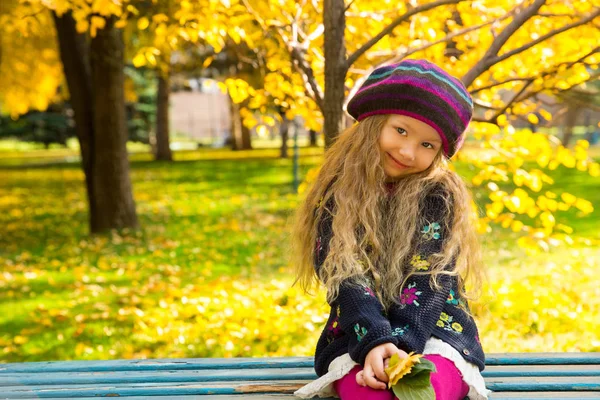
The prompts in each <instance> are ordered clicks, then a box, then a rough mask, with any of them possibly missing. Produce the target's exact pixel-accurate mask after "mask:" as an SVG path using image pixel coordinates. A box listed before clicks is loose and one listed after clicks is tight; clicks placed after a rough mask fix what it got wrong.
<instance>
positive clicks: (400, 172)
mask: <svg viewBox="0 0 600 400" xmlns="http://www.w3.org/2000/svg"><path fill="white" fill-rule="evenodd" d="M379 150H380V151H381V157H382V159H383V169H384V171H385V175H386V177H387V178H388V180H397V179H399V178H401V177H403V176H407V175H410V174H416V173H419V172H422V171H425V170H426V169H427V168H429V166H430V165H431V164H432V163H433V160H434V159H435V156H436V155H437V154H438V153H439V152H440V151H442V140H441V139H440V136H439V135H438V133H437V132H436V131H435V129H433V128H432V127H431V126H429V125H427V124H426V123H424V122H421V121H419V120H418V119H415V118H412V117H407V116H405V115H396V114H392V115H390V116H389V118H388V119H387V121H386V122H385V124H384V126H383V129H382V130H381V134H380V135H379Z"/></svg>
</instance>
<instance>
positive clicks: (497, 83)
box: [469, 77, 532, 95]
mask: <svg viewBox="0 0 600 400" xmlns="http://www.w3.org/2000/svg"><path fill="white" fill-rule="evenodd" d="M530 79H532V78H531V77H529V78H511V79H506V80H504V81H502V82H496V83H492V84H490V85H486V86H482V87H478V88H477V89H471V90H470V91H469V92H470V93H471V94H472V95H473V94H475V93H478V92H481V91H482V90H487V89H491V88H493V87H496V86H501V85H504V84H505V83H509V82H516V81H528V80H530Z"/></svg>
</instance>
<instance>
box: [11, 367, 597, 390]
mask: <svg viewBox="0 0 600 400" xmlns="http://www.w3.org/2000/svg"><path fill="white" fill-rule="evenodd" d="M483 376H484V378H486V379H487V378H502V377H505V378H510V377H515V378H518V377H561V376H562V377H565V376H568V377H584V376H590V377H593V376H595V377H598V381H600V365H574V366H569V368H565V367H564V366H556V365H539V366H491V367H487V368H486V369H485V371H483ZM315 378H316V375H315V373H314V371H313V369H312V368H266V369H249V370H236V369H234V370H229V369H226V370H195V371H192V370H183V371H173V370H163V371H102V372H52V373H0V387H8V386H31V385H35V386H43V385H47V386H52V385H61V386H64V385H74V384H77V385H88V384H120V383H145V382H154V383H176V382H179V383H185V382H218V381H259V380H262V381H267V380H270V381H282V380H307V381H309V380H312V379H315Z"/></svg>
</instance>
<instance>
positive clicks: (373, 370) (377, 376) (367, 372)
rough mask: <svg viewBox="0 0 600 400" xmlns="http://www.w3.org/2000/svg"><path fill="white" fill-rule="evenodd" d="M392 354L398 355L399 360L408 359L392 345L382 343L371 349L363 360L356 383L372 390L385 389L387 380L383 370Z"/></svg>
mask: <svg viewBox="0 0 600 400" xmlns="http://www.w3.org/2000/svg"><path fill="white" fill-rule="evenodd" d="M394 354H398V356H399V357H400V358H404V357H408V354H407V353H406V352H405V351H403V350H400V349H399V348H398V347H396V345H394V344H393V343H384V344H381V345H379V346H377V347H374V348H373V349H371V351H369V354H367V358H366V359H365V366H364V368H363V370H362V371H360V372H359V373H358V374H356V383H358V384H359V385H361V386H369V387H371V388H373V389H381V390H383V389H385V388H387V385H386V384H387V382H388V380H389V379H388V376H387V374H386V373H385V368H386V367H387V365H388V363H389V358H390V357H391V356H392V355H394Z"/></svg>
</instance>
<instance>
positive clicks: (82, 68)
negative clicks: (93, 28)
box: [52, 12, 99, 232]
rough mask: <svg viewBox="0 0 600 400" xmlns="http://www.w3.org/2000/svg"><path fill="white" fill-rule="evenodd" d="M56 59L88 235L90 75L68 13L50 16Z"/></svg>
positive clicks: (94, 222)
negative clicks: (65, 91) (69, 111)
mask: <svg viewBox="0 0 600 400" xmlns="http://www.w3.org/2000/svg"><path fill="white" fill-rule="evenodd" d="M52 16H53V18H54V25H55V26H56V33H57V37H58V45H59V50H60V58H61V61H62V65H63V70H64V74H65V78H66V81H67V86H68V88H69V94H70V95H71V98H70V103H71V107H72V108H73V114H74V116H73V119H74V120H75V133H76V134H77V139H78V140H79V147H80V151H81V165H82V167H83V173H84V176H85V187H86V194H87V199H88V205H89V226H90V231H91V232H97V231H98V230H99V228H98V227H99V222H98V213H97V211H96V210H97V208H96V197H95V195H94V185H93V184H92V166H93V165H94V151H93V149H94V142H95V136H96V135H95V134H94V121H93V111H92V110H93V95H92V79H91V76H92V72H91V66H90V57H89V44H88V42H87V41H86V37H85V35H83V34H80V33H78V32H77V30H76V29H75V20H74V19H73V16H72V14H71V12H68V13H66V14H64V15H63V16H62V17H58V15H56V13H54V12H53V13H52Z"/></svg>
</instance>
